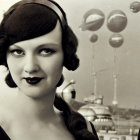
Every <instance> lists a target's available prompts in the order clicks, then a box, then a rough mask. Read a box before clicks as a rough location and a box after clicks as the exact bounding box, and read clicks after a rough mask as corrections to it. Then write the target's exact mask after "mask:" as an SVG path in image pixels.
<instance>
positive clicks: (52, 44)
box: [12, 43, 60, 49]
mask: <svg viewBox="0 0 140 140" xmlns="http://www.w3.org/2000/svg"><path fill="white" fill-rule="evenodd" d="M12 46H15V47H18V48H21V49H22V48H23V47H21V46H19V45H16V44H13V45H12ZM46 46H49V47H51V46H54V47H57V46H60V45H59V44H57V43H46V44H41V45H38V46H37V48H42V47H46Z"/></svg>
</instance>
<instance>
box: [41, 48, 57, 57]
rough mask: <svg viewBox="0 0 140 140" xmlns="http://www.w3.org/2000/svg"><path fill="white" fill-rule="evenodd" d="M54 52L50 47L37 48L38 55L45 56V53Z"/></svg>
mask: <svg viewBox="0 0 140 140" xmlns="http://www.w3.org/2000/svg"><path fill="white" fill-rule="evenodd" d="M54 52H55V50H53V49H50V48H43V49H40V50H39V53H40V55H42V56H47V55H51V54H53V53H54Z"/></svg>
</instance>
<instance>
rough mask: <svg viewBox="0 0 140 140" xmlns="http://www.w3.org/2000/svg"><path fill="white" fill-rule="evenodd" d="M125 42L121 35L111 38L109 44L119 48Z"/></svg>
mask: <svg viewBox="0 0 140 140" xmlns="http://www.w3.org/2000/svg"><path fill="white" fill-rule="evenodd" d="M123 42H124V39H123V36H122V35H120V34H117V33H115V34H113V35H112V36H111V37H110V38H109V44H110V45H111V46H112V47H114V48H118V47H120V46H121V45H122V44H123Z"/></svg>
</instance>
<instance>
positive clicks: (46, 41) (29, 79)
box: [7, 22, 63, 98]
mask: <svg viewBox="0 0 140 140" xmlns="http://www.w3.org/2000/svg"><path fill="white" fill-rule="evenodd" d="M61 42H62V33H61V26H60V23H59V22H57V25H56V27H55V29H54V30H53V31H51V32H50V33H48V34H45V35H42V36H40V37H36V38H33V39H29V40H25V41H21V42H17V43H15V44H13V45H11V46H10V47H9V49H8V52H7V64H8V67H9V71H10V73H11V75H12V78H13V80H14V82H15V83H16V85H17V87H18V89H19V91H20V92H22V93H24V94H25V95H27V96H30V97H32V98H38V97H41V96H44V95H46V94H49V93H52V92H54V91H55V89H56V85H57V83H58V81H59V79H60V77H61V74H62V69H63V50H62V43H61Z"/></svg>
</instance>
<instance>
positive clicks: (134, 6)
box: [130, 1, 140, 13]
mask: <svg viewBox="0 0 140 140" xmlns="http://www.w3.org/2000/svg"><path fill="white" fill-rule="evenodd" d="M130 10H131V11H132V12H133V13H137V12H139V11H140V2H138V1H134V2H132V3H131V4H130Z"/></svg>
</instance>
